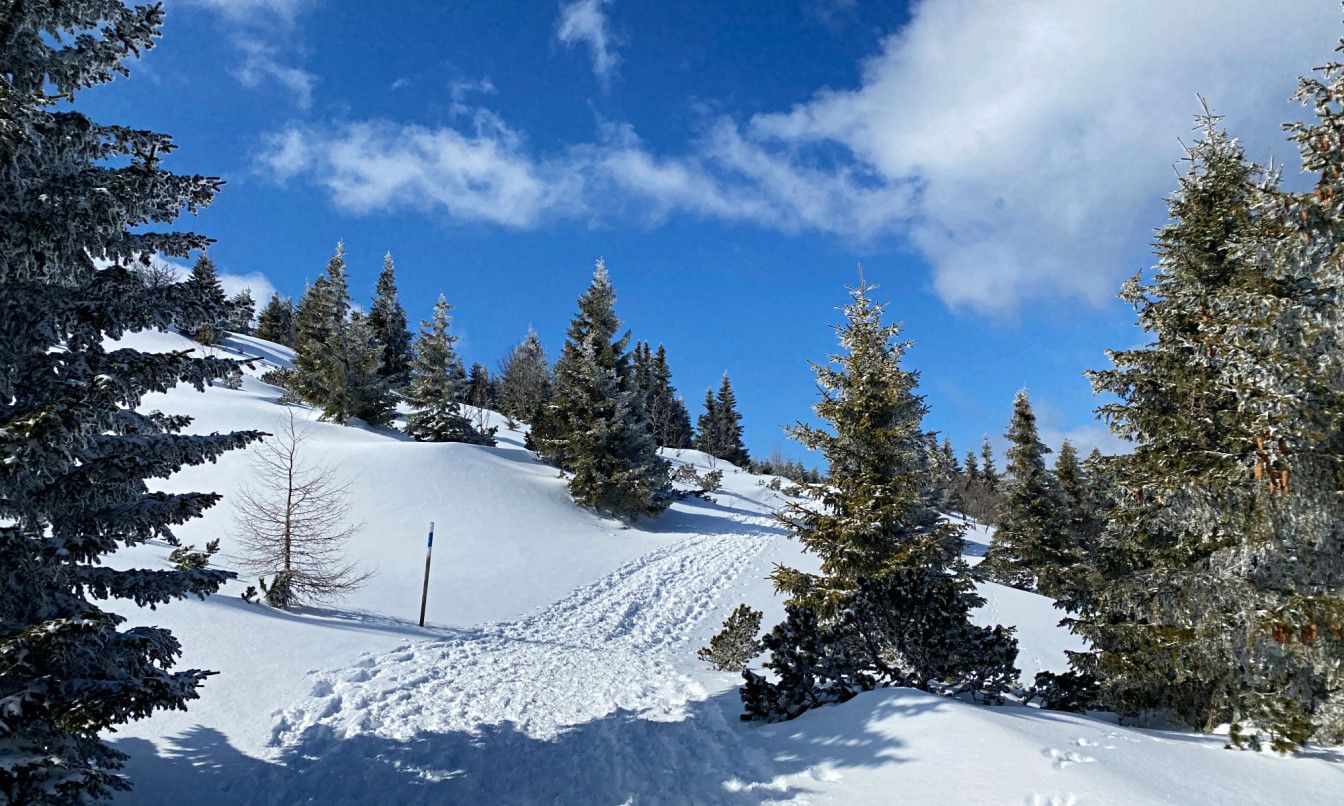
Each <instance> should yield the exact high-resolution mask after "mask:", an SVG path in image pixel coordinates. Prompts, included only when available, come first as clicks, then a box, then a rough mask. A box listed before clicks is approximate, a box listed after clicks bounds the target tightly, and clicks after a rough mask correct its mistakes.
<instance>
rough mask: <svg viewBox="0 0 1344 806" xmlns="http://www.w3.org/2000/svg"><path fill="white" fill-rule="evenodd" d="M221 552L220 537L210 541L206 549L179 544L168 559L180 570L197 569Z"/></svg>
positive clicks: (204, 565)
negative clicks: (201, 549)
mask: <svg viewBox="0 0 1344 806" xmlns="http://www.w3.org/2000/svg"><path fill="white" fill-rule="evenodd" d="M218 553H219V538H215V539H214V540H211V541H208V542H207V543H206V544H205V551H197V550H196V547H195V546H178V547H177V548H175V549H173V550H172V552H171V553H170V554H169V555H168V561H169V562H171V563H172V564H173V567H174V568H176V569H177V570H179V571H196V570H198V569H201V568H204V567H206V566H207V565H209V564H210V558H211V557H213V556H215V555H216V554H218Z"/></svg>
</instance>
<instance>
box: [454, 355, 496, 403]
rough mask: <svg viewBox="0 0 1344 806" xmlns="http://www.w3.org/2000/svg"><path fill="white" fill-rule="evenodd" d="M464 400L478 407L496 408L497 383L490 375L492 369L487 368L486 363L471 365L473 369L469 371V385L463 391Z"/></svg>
mask: <svg viewBox="0 0 1344 806" xmlns="http://www.w3.org/2000/svg"><path fill="white" fill-rule="evenodd" d="M462 402H464V403H466V404H467V405H468V406H475V407H476V408H478V409H492V408H494V406H495V384H494V381H493V379H492V378H491V377H490V370H488V369H486V368H485V365H484V364H481V363H475V364H472V365H471V371H470V372H468V373H467V386H466V390H465V391H464V392H463V400H462Z"/></svg>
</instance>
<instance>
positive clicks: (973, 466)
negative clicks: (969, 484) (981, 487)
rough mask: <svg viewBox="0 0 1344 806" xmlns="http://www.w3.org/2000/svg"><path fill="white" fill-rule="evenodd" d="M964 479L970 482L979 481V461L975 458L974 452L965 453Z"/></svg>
mask: <svg viewBox="0 0 1344 806" xmlns="http://www.w3.org/2000/svg"><path fill="white" fill-rule="evenodd" d="M965 472H966V478H967V479H969V480H970V481H979V480H980V465H979V460H977V459H976V457H975V451H966V471H965Z"/></svg>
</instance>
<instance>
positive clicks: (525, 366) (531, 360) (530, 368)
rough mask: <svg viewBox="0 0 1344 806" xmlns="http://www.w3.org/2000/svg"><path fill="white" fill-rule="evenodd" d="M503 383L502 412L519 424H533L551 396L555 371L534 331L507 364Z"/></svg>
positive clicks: (525, 338) (512, 354)
mask: <svg viewBox="0 0 1344 806" xmlns="http://www.w3.org/2000/svg"><path fill="white" fill-rule="evenodd" d="M500 374H501V379H500V400H499V404H500V410H501V411H502V412H503V413H504V414H505V415H507V416H509V417H512V418H514V419H516V420H523V421H529V420H532V419H533V417H534V414H535V413H536V411H537V409H538V407H540V406H541V404H542V403H544V402H545V401H546V399H547V398H548V397H550V395H551V367H550V364H548V363H547V361H546V350H545V348H543V347H542V345H541V339H540V338H538V336H537V333H536V331H535V330H533V329H532V328H530V327H529V328H528V329H527V336H525V337H524V338H523V340H522V341H521V342H519V344H518V346H516V347H514V348H513V351H512V352H510V353H509V356H508V358H506V359H505V360H504V366H503V369H502V370H501V373H500Z"/></svg>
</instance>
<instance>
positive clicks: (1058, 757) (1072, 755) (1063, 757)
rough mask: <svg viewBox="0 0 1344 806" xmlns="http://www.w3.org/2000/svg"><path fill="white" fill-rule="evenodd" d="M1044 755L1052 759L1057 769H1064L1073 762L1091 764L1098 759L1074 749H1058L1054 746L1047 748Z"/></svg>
mask: <svg viewBox="0 0 1344 806" xmlns="http://www.w3.org/2000/svg"><path fill="white" fill-rule="evenodd" d="M1043 755H1045V756H1046V757H1047V758H1049V759H1051V760H1052V761H1053V762H1054V764H1055V769H1058V770H1062V769H1064V768H1066V767H1068V766H1070V765H1072V764H1090V763H1092V762H1094V761H1096V759H1095V758H1092V757H1091V756H1085V755H1083V754H1082V753H1077V752H1074V751H1073V750H1057V749H1055V748H1053V747H1051V748H1049V749H1048V750H1046V751H1045V753H1044V754H1043Z"/></svg>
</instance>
